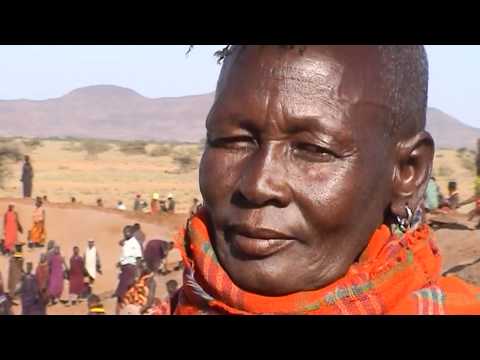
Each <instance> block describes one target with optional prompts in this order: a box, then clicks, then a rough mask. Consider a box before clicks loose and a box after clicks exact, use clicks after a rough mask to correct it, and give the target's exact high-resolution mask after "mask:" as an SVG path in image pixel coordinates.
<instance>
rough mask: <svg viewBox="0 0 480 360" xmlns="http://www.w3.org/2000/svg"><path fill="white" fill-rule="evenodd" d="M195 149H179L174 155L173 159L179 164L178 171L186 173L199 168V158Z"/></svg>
mask: <svg viewBox="0 0 480 360" xmlns="http://www.w3.org/2000/svg"><path fill="white" fill-rule="evenodd" d="M195 152H196V151H195V150H192V149H190V150H186V149H184V150H178V151H175V153H174V154H173V156H172V159H173V161H174V162H175V164H176V165H177V168H178V169H177V172H178V173H186V172H189V171H192V170H195V169H196V168H198V159H197V154H196V153H195Z"/></svg>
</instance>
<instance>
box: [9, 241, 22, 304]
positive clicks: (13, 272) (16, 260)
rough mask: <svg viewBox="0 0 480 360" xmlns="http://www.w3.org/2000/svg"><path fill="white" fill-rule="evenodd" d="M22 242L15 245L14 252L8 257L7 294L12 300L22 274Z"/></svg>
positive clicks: (15, 295)
mask: <svg viewBox="0 0 480 360" xmlns="http://www.w3.org/2000/svg"><path fill="white" fill-rule="evenodd" d="M22 246H23V245H22V244H16V245H15V252H14V253H13V256H11V257H10V262H9V266H8V294H9V295H10V298H11V300H12V302H13V300H15V299H16V297H17V294H16V292H17V290H18V286H19V284H20V282H21V281H22V276H23V262H24V259H23V249H22Z"/></svg>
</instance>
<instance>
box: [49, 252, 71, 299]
mask: <svg viewBox="0 0 480 360" xmlns="http://www.w3.org/2000/svg"><path fill="white" fill-rule="evenodd" d="M49 269H50V273H49V278H48V296H49V299H50V301H51V303H52V305H55V304H56V303H57V300H58V299H59V298H60V296H61V295H62V292H63V280H64V274H65V271H66V269H67V267H66V266H65V260H64V259H63V257H62V255H61V254H60V247H59V246H55V248H54V251H53V254H52V255H51V257H50V261H49Z"/></svg>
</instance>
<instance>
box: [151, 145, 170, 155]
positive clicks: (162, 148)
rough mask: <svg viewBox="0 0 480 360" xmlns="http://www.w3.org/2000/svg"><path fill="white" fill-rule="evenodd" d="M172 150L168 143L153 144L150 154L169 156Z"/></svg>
mask: <svg viewBox="0 0 480 360" xmlns="http://www.w3.org/2000/svg"><path fill="white" fill-rule="evenodd" d="M172 151H173V146H172V145H169V144H160V145H157V146H155V147H154V148H153V149H152V150H151V151H150V154H149V155H150V156H152V157H159V156H169V155H170V154H171V153H172Z"/></svg>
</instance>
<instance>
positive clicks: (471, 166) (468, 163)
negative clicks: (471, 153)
mask: <svg viewBox="0 0 480 360" xmlns="http://www.w3.org/2000/svg"><path fill="white" fill-rule="evenodd" d="M461 164H462V166H463V168H464V169H467V170H469V171H472V172H473V171H475V161H473V159H472V158H466V157H463V158H462V159H461Z"/></svg>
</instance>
